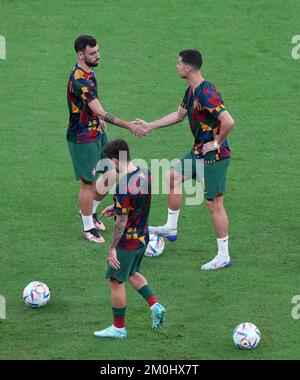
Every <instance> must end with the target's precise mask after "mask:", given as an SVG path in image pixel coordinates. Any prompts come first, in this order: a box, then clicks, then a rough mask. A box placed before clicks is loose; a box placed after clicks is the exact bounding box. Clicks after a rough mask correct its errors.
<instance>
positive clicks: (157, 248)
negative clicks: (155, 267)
mask: <svg viewBox="0 0 300 380" xmlns="http://www.w3.org/2000/svg"><path fill="white" fill-rule="evenodd" d="M164 247H165V241H164V239H163V238H162V237H161V236H157V235H154V234H150V236H149V243H148V246H147V249H146V251H145V256H148V257H156V256H159V255H161V254H162V253H163V250H164Z"/></svg>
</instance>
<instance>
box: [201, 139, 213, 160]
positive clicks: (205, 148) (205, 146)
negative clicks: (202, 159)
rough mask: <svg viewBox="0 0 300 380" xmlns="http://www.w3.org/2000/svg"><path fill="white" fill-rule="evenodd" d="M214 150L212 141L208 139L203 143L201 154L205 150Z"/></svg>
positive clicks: (205, 151)
mask: <svg viewBox="0 0 300 380" xmlns="http://www.w3.org/2000/svg"><path fill="white" fill-rule="evenodd" d="M214 150H216V148H215V147H214V141H210V142H208V143H206V144H204V145H203V147H202V154H203V155H204V156H205V155H206V153H207V152H213V151H214Z"/></svg>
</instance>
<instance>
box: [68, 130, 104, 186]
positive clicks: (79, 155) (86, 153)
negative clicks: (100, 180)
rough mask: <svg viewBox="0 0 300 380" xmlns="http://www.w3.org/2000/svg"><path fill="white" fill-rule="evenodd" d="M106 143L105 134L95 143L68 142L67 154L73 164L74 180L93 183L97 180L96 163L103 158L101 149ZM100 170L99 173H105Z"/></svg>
mask: <svg viewBox="0 0 300 380" xmlns="http://www.w3.org/2000/svg"><path fill="white" fill-rule="evenodd" d="M107 142H108V139H107V135H106V133H103V135H102V136H101V138H100V139H99V140H97V141H95V142H91V143H88V144H77V143H73V142H70V141H68V147H69V152H70V155H71V158H72V162H73V168H74V173H75V178H76V180H79V179H84V180H85V181H88V182H94V181H96V179H97V176H98V175H97V173H98V172H99V170H97V163H98V162H99V161H100V160H101V159H102V158H104V155H103V153H102V152H101V149H102V148H103V146H104V145H106V144H107ZM105 171H107V169H106V170H102V171H100V172H105Z"/></svg>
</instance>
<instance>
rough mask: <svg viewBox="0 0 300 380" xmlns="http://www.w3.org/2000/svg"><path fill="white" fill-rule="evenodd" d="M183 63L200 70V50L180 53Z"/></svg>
mask: <svg viewBox="0 0 300 380" xmlns="http://www.w3.org/2000/svg"><path fill="white" fill-rule="evenodd" d="M179 56H180V57H181V58H182V62H183V63H186V64H188V65H191V66H193V67H194V68H195V69H197V70H200V68H201V66H202V62H203V61H202V55H201V53H200V51H198V50H182V51H181V52H180V53H179Z"/></svg>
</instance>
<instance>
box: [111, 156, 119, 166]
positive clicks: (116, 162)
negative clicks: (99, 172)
mask: <svg viewBox="0 0 300 380" xmlns="http://www.w3.org/2000/svg"><path fill="white" fill-rule="evenodd" d="M111 160H112V161H113V163H114V164H115V166H116V168H118V167H119V160H118V159H117V158H112V159H111Z"/></svg>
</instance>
